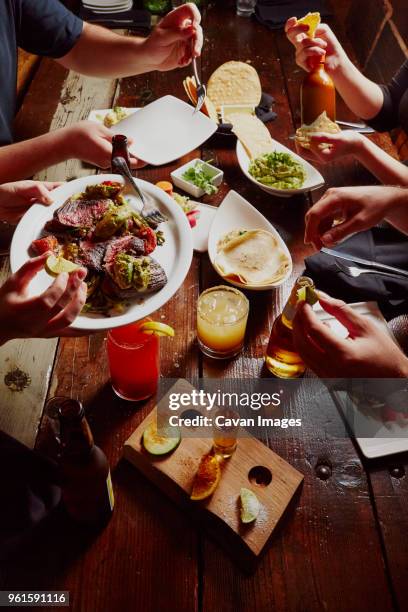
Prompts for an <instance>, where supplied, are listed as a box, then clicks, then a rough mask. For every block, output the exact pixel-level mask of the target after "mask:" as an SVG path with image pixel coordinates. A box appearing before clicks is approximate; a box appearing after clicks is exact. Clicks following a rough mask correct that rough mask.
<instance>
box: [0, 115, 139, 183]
mask: <svg viewBox="0 0 408 612" xmlns="http://www.w3.org/2000/svg"><path fill="white" fill-rule="evenodd" d="M112 137H113V132H111V130H109V129H108V128H106V127H105V126H103V125H99V124H98V123H96V122H93V121H80V122H79V123H75V124H74V125H72V126H71V127H66V128H62V129H60V130H55V131H54V132H49V133H48V134H43V135H42V136H38V137H37V138H32V139H31V140H28V141H27V140H26V141H22V142H17V143H15V144H11V145H6V146H4V147H0V183H5V182H10V181H18V180H20V179H25V178H28V177H31V176H33V175H34V174H35V173H36V172H39V171H40V170H42V169H43V168H45V167H49V166H53V165H54V164H58V163H60V162H62V161H65V160H66V159H80V160H82V161H84V162H87V163H90V164H93V165H95V166H98V167H99V168H108V167H109V166H110V162H111V154H112V144H111V141H112ZM130 161H131V167H132V168H137V167H138V166H140V165H142V162H139V160H137V159H136V158H135V157H134V156H133V155H131V156H130Z"/></svg>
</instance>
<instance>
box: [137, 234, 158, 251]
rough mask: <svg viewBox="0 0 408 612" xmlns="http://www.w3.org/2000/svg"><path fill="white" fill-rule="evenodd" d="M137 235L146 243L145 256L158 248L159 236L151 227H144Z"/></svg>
mask: <svg viewBox="0 0 408 612" xmlns="http://www.w3.org/2000/svg"><path fill="white" fill-rule="evenodd" d="M137 235H138V236H139V238H141V239H142V240H143V241H144V243H145V255H149V254H150V253H153V251H154V249H155V248H156V247H157V236H156V233H155V232H154V230H152V228H151V227H142V228H141V229H140V230H139V231H138V233H137Z"/></svg>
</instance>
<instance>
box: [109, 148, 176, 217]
mask: <svg viewBox="0 0 408 612" xmlns="http://www.w3.org/2000/svg"><path fill="white" fill-rule="evenodd" d="M112 170H114V171H115V172H117V173H118V174H121V175H122V176H123V177H124V178H125V179H126V180H127V181H128V183H130V185H131V186H132V187H133V189H134V191H135V193H136V195H137V196H138V198H139V199H140V200H141V202H142V205H143V206H142V210H141V214H142V216H143V218H144V219H146V221H147V222H148V224H149V225H151V226H152V227H157V226H158V225H159V223H163V222H164V221H167V217H165V216H164V215H163V214H162V213H161V212H160V210H159V209H158V208H155V206H152V205H150V204H148V203H147V202H146V199H145V197H144V195H143V193H142V192H141V190H140V189H139V187H138V185H137V183H136V181H135V179H134V178H133V176H132V173H131V172H130V170H129V166H128V165H127V163H126V160H125V159H124V158H123V157H114V158H113V159H112Z"/></svg>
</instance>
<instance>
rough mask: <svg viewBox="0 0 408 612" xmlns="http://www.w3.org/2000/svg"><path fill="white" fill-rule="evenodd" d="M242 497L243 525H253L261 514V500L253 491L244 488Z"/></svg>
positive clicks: (241, 492) (241, 493)
mask: <svg viewBox="0 0 408 612" xmlns="http://www.w3.org/2000/svg"><path fill="white" fill-rule="evenodd" d="M240 497H241V521H242V523H252V522H253V521H255V519H256V517H257V516H258V514H259V509H260V503H259V499H258V498H257V496H256V495H255V493H254V492H253V491H251V490H250V489H245V487H242V489H241V491H240Z"/></svg>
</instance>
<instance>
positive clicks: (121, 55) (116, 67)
mask: <svg viewBox="0 0 408 612" xmlns="http://www.w3.org/2000/svg"><path fill="white" fill-rule="evenodd" d="M145 40H146V39H144V38H138V37H135V36H121V35H119V34H116V33H114V32H111V31H110V30H107V29H105V28H101V27H98V26H95V25H90V24H88V23H85V24H84V30H83V32H82V35H81V37H80V38H79V40H78V42H77V43H76V45H75V46H74V47H73V49H72V50H71V51H70V52H69V53H67V55H65V56H64V57H63V58H61V59H59V60H57V61H58V62H59V63H60V64H62V65H63V66H65V68H68V69H69V70H75V71H76V72H79V73H81V74H84V75H88V76H93V77H102V78H110V77H112V78H120V77H127V76H132V75H136V74H143V73H144V72H149V71H150V70H154V69H155V67H154V65H153V63H152V62H151V58H149V57H148V55H147V54H146V53H145V52H144V42H145Z"/></svg>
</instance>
